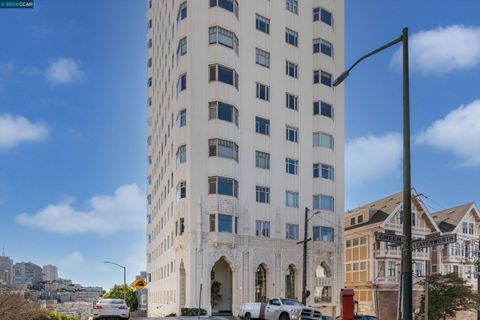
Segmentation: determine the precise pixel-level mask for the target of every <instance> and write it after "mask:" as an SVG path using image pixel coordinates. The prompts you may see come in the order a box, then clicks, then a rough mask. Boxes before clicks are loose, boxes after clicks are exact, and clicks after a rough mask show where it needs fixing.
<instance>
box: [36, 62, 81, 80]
mask: <svg viewBox="0 0 480 320" xmlns="http://www.w3.org/2000/svg"><path fill="white" fill-rule="evenodd" d="M45 77H46V78H47V80H48V81H50V82H51V83H53V84H69V83H72V82H74V81H77V80H81V79H82V78H83V72H82V71H81V70H80V67H79V65H78V63H77V61H75V60H73V59H71V58H58V59H53V60H50V64H49V66H48V68H47V70H45Z"/></svg>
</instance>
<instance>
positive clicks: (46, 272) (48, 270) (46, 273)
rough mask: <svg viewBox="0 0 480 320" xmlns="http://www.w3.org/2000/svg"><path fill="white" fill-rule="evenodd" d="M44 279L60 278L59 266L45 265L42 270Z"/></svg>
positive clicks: (53, 279)
mask: <svg viewBox="0 0 480 320" xmlns="http://www.w3.org/2000/svg"><path fill="white" fill-rule="evenodd" d="M42 277H43V281H55V280H58V268H57V267H56V266H52V265H51V264H47V265H45V266H43V270H42Z"/></svg>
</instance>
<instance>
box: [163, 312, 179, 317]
mask: <svg viewBox="0 0 480 320" xmlns="http://www.w3.org/2000/svg"><path fill="white" fill-rule="evenodd" d="M176 316H177V314H176V313H175V312H174V313H170V314H167V315H166V316H165V317H166V318H170V317H176Z"/></svg>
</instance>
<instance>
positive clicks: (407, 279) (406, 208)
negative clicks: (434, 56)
mask: <svg viewBox="0 0 480 320" xmlns="http://www.w3.org/2000/svg"><path fill="white" fill-rule="evenodd" d="M400 42H402V47H403V50H402V53H403V54H402V56H403V234H404V235H405V244H404V247H403V252H402V258H403V264H402V267H403V268H402V269H403V270H402V285H403V290H402V304H403V319H404V320H411V319H412V214H411V212H412V203H411V179H410V177H411V176H410V89H409V86H410V85H409V69H408V28H403V30H402V35H401V36H400V37H398V38H397V39H395V40H393V41H391V42H389V43H387V44H385V45H384V46H382V47H380V48H378V49H375V50H373V51H372V52H370V53H368V54H366V55H364V56H363V57H361V58H360V59H358V60H357V61H356V62H355V63H354V64H353V65H352V66H351V67H350V68H348V69H347V70H346V71H344V72H342V74H340V76H338V78H337V79H336V80H335V81H334V82H333V85H334V86H338V85H339V84H340V83H342V82H343V81H344V80H345V79H346V78H347V77H348V76H349V74H350V71H351V70H352V69H353V68H354V67H355V66H356V65H357V64H359V63H360V62H361V61H362V60H365V59H366V58H368V57H370V56H372V55H374V54H376V53H378V52H380V51H383V50H385V49H387V48H389V47H391V46H393V45H395V44H397V43H400Z"/></svg>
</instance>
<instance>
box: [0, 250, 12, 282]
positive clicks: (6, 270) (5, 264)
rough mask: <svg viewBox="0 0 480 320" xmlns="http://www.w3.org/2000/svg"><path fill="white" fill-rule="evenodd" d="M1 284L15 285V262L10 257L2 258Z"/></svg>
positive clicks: (0, 257)
mask: <svg viewBox="0 0 480 320" xmlns="http://www.w3.org/2000/svg"><path fill="white" fill-rule="evenodd" d="M0 283H4V284H12V283H13V260H12V259H10V257H6V256H0Z"/></svg>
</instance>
